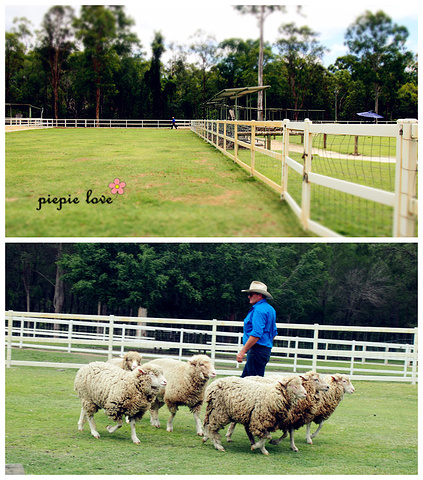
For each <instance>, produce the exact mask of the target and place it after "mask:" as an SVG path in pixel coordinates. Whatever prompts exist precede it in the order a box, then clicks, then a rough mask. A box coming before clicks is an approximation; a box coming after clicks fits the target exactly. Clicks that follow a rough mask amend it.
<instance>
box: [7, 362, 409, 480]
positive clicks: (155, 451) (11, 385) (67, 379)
mask: <svg viewBox="0 0 423 480" xmlns="http://www.w3.org/2000/svg"><path fill="white" fill-rule="evenodd" d="M56 355H58V354H56ZM62 356H63V357H64V358H65V357H66V355H65V354H63V355H62ZM42 357H43V354H42V352H38V353H37V358H38V359H39V360H42ZM21 358H22V357H21ZM80 358H81V360H80V361H81V363H85V362H88V361H92V360H93V358H91V357H88V356H86V355H82V354H81V355H80ZM75 374H76V370H73V369H64V368H62V369H55V368H42V367H11V368H10V369H7V370H6V436H5V451H6V463H21V464H23V466H24V468H25V473H26V474H34V475H59V474H60V475H65V474H67V475H95V474H102V475H115V474H132V475H166V474H168V475H189V474H191V475H219V474H220V475H226V474H233V475H238V474H239V475H245V474H247V473H248V474H249V475H313V474H318V475H372V474H373V475H417V457H418V453H417V446H418V445H417V386H416V385H410V384H402V383H390V382H363V381H360V382H355V381H353V384H354V386H355V388H356V391H355V393H354V394H353V395H348V396H346V397H345V398H344V400H343V401H342V402H341V403H340V405H339V406H338V408H337V410H336V411H335V413H334V414H333V415H332V416H331V418H330V419H329V420H328V421H327V422H326V423H325V425H324V427H323V429H322V431H321V432H320V434H319V435H318V437H317V438H316V439H315V440H314V443H313V445H307V443H306V441H305V428H304V427H303V428H301V429H300V430H299V431H297V432H296V437H295V438H296V445H297V447H298V448H299V452H298V453H294V452H292V451H291V450H290V449H289V440H287V439H285V440H284V441H283V442H282V443H281V444H280V445H278V446H274V445H267V446H266V448H267V449H268V451H269V456H264V455H262V454H261V453H260V452H259V451H257V450H256V451H254V452H251V451H250V446H249V441H248V439H247V436H246V434H245V432H244V429H243V428H242V427H241V426H237V428H236V429H235V432H234V435H233V440H234V441H233V443H230V444H226V441H225V438H224V434H225V431H226V428H225V429H223V430H221V432H220V433H221V435H222V437H223V442H222V443H223V445H224V446H225V448H226V452H218V451H217V450H215V449H214V447H213V445H212V443H211V442H210V440H209V441H208V442H207V443H205V444H204V445H203V444H202V440H201V438H200V437H198V436H197V435H196V433H195V425H194V420H193V417H192V415H191V413H190V412H189V410H188V409H187V408H186V407H181V408H180V410H179V412H178V414H177V415H176V417H175V421H174V431H173V432H172V433H168V432H167V431H166V428H165V425H166V421H167V418H168V415H169V414H168V411H167V409H166V407H163V408H162V409H161V410H160V421H161V424H162V428H160V429H156V428H154V427H152V426H151V425H150V423H149V414H148V412H147V414H146V415H145V416H144V418H143V419H142V420H141V421H140V422H139V423H138V424H137V435H138V437H139V439H140V440H141V444H140V445H135V444H133V443H132V442H131V439H130V427H129V425H127V424H124V426H123V427H122V428H121V429H119V430H118V431H117V432H116V433H114V434H109V433H108V432H107V431H106V426H107V425H108V424H110V421H109V420H108V418H107V417H106V416H105V415H104V413H103V412H102V411H99V412H98V413H97V414H96V415H95V421H96V424H97V429H98V432H99V433H100V435H101V438H100V439H95V438H94V437H92V436H91V434H90V432H89V428H88V425H87V424H86V425H85V430H84V431H83V432H80V431H78V429H77V422H78V418H79V413H80V403H79V399H78V398H77V396H76V393H75V392H74V391H73V381H74V378H75ZM203 415H204V407H203V410H202V415H201V416H202V417H203ZM314 428H315V426H314ZM314 428H313V431H314ZM278 435H279V432H276V433H274V434H273V436H274V437H277V436H278Z"/></svg>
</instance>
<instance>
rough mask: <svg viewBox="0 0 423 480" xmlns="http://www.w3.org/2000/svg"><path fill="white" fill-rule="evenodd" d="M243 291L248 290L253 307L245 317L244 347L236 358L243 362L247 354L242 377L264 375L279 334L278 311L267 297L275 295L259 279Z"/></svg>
mask: <svg viewBox="0 0 423 480" xmlns="http://www.w3.org/2000/svg"><path fill="white" fill-rule="evenodd" d="M242 292H248V298H249V300H250V305H251V308H250V311H249V312H248V314H247V316H246V317H245V319H244V335H243V338H242V343H243V347H242V349H241V350H240V351H239V352H238V353H237V355H236V359H237V362H238V363H241V362H242V360H243V358H244V356H245V354H247V362H246V364H245V367H244V370H243V372H242V375H241V377H250V376H253V375H259V376H261V377H264V369H265V367H266V365H267V362H268V361H269V359H270V353H271V351H272V347H273V339H274V338H275V337H276V335H277V334H278V330H277V328H276V311H275V309H274V308H273V307H272V306H271V305H269V304H268V303H267V299H268V298H273V297H272V295H270V293H269V292H268V291H267V285H265V284H264V283H262V282H257V281H254V282H251V285H250V288H249V289H248V290H242Z"/></svg>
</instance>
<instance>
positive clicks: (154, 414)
mask: <svg viewBox="0 0 423 480" xmlns="http://www.w3.org/2000/svg"><path fill="white" fill-rule="evenodd" d="M150 424H151V425H153V427H156V428H160V420H159V409H158V408H157V409H156V408H154V409H152V408H151V409H150Z"/></svg>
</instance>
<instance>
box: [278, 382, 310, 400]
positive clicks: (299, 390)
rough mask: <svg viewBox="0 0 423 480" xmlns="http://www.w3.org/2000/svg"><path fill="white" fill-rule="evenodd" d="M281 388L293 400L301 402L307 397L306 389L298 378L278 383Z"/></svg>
mask: <svg viewBox="0 0 423 480" xmlns="http://www.w3.org/2000/svg"><path fill="white" fill-rule="evenodd" d="M279 383H280V384H281V385H282V387H283V388H284V389H285V390H286V391H287V392H288V393H290V394H292V395H293V396H294V397H295V398H297V399H299V400H302V399H304V398H306V397H307V392H306V389H305V388H304V387H303V383H302V380H301V378H300V377H294V378H291V379H289V380H286V381H279Z"/></svg>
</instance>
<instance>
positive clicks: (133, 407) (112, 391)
mask: <svg viewBox="0 0 423 480" xmlns="http://www.w3.org/2000/svg"><path fill="white" fill-rule="evenodd" d="M163 385H166V379H165V377H164V376H163V370H162V369H161V368H160V366H158V365H151V364H148V363H146V364H144V365H143V366H142V367H137V368H135V369H134V370H133V371H130V372H128V371H126V370H123V369H120V368H116V367H115V366H113V365H111V364H109V363H106V362H93V363H90V364H88V365H84V366H83V367H82V368H80V369H79V370H78V372H77V374H76V377H75V384H74V389H75V390H76V391H77V393H78V396H79V398H80V400H81V406H82V408H81V416H80V418H79V422H78V429H79V430H83V428H84V423H85V421H86V420H88V423H89V425H90V429H91V434H92V435H93V436H94V437H95V438H100V434H99V433H98V432H97V429H96V426H95V423H94V414H95V413H96V412H97V411H98V410H99V409H100V408H103V409H104V412H105V413H106V415H107V416H108V417H109V418H110V419H112V420H114V421H115V422H117V424H116V425H115V426H107V431H108V432H109V433H114V432H115V431H116V430H117V429H118V428H120V427H121V426H122V424H123V421H122V417H123V416H124V415H127V416H128V417H129V423H130V424H131V439H132V441H133V442H134V443H140V440H139V439H138V438H137V435H136V432H135V422H136V421H137V420H140V419H141V418H142V417H143V415H144V413H145V412H146V411H147V410H148V408H149V407H150V405H151V402H152V401H153V400H154V398H155V397H156V394H157V392H158V389H159V388H160V387H162V386H163Z"/></svg>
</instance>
